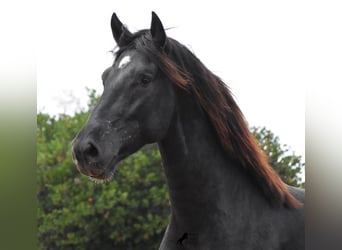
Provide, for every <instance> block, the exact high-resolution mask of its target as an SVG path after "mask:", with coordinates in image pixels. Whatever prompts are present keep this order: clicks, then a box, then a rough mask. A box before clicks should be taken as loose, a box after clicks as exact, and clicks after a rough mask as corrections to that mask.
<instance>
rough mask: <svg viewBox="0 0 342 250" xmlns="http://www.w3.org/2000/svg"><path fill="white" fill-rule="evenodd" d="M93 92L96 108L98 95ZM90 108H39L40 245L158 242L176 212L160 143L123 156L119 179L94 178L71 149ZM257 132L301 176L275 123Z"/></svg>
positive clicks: (283, 167) (277, 160)
mask: <svg viewBox="0 0 342 250" xmlns="http://www.w3.org/2000/svg"><path fill="white" fill-rule="evenodd" d="M88 92H89V96H90V101H89V103H88V105H89V107H88V109H91V108H92V107H94V105H95V103H96V100H97V96H96V93H95V92H94V91H91V90H90V91H88ZM88 115H89V111H82V112H79V113H77V114H75V115H73V116H68V115H59V116H58V117H55V116H50V115H48V114H42V113H39V114H38V115H37V200H38V215H37V224H38V239H39V246H38V249H76V250H77V249H102V250H105V249H125V250H127V249H128V250H129V249H157V248H158V246H159V243H160V241H161V239H162V235H163V233H164V230H165V228H166V226H167V224H168V217H169V214H170V208H169V202H168V193H167V188H166V185H165V180H164V174H163V171H162V167H161V160H160V155H159V151H158V149H157V147H156V146H155V145H149V146H146V147H144V148H143V149H142V150H140V151H139V152H137V153H135V154H134V155H132V156H130V157H129V158H127V159H126V160H125V161H123V162H122V163H120V166H119V167H118V171H117V172H116V174H115V177H114V181H110V182H107V183H105V184H96V183H94V182H91V181H89V180H88V179H87V177H85V176H83V175H80V174H79V173H78V171H77V170H76V168H75V167H74V166H73V163H72V155H71V141H72V139H73V138H74V137H75V135H76V133H77V132H78V131H79V130H80V129H81V126H82V125H83V124H84V122H85V121H86V119H87V117H88ZM254 134H255V135H256V137H257V138H258V140H259V141H260V143H261V146H262V148H263V149H264V150H265V151H266V152H267V153H268V155H269V157H270V162H271V165H272V166H273V167H275V168H276V169H277V171H278V172H279V173H280V175H281V176H282V178H283V179H284V180H285V181H286V182H288V183H290V184H294V185H298V184H300V179H299V177H298V176H297V174H298V173H299V171H300V169H301V167H302V166H303V165H304V164H302V163H301V162H300V157H299V156H294V155H292V156H286V155H285V153H286V152H287V151H288V149H283V147H282V146H280V145H279V142H278V138H277V137H274V135H273V134H272V133H271V132H270V131H268V130H266V129H264V128H263V129H254Z"/></svg>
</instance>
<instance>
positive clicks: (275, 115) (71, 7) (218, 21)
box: [37, 0, 307, 160]
mask: <svg viewBox="0 0 342 250" xmlns="http://www.w3.org/2000/svg"><path fill="white" fill-rule="evenodd" d="M40 9H41V10H42V11H39V13H38V20H39V21H38V30H39V39H38V41H37V48H38V49H37V111H38V112H39V111H42V112H48V113H50V114H58V113H61V112H66V113H72V112H73V111H74V110H75V109H76V108H77V107H78V106H81V107H82V106H83V107H84V106H85V105H86V101H87V92H86V87H88V88H93V89H96V90H97V92H98V93H102V90H103V89H102V82H101V74H102V72H103V71H104V70H105V69H106V68H107V67H108V66H110V65H111V63H112V60H113V58H112V55H111V53H109V51H110V50H111V49H113V48H114V46H115V43H114V40H113V37H112V33H111V29H110V18H111V15H112V13H113V12H116V14H117V15H118V17H119V18H120V20H121V21H122V22H123V23H124V24H126V25H127V27H128V28H129V29H130V30H131V31H132V32H134V31H137V30H139V29H143V28H149V27H150V22H151V11H155V12H156V13H157V14H158V16H159V17H160V19H161V21H162V22H163V25H164V27H165V28H171V29H168V30H167V35H168V36H170V37H172V38H174V39H176V40H178V41H179V42H181V43H183V44H184V45H186V46H187V47H188V48H190V49H191V51H193V52H194V53H195V54H196V56H197V57H198V58H199V59H200V60H201V61H202V62H203V63H204V64H205V65H206V66H207V67H208V68H209V69H210V70H211V71H213V72H214V73H215V74H216V75H218V76H219V77H220V78H221V79H223V80H224V82H225V83H226V84H227V85H228V86H229V87H230V88H231V91H232V93H233V94H234V96H235V99H236V101H237V103H238V105H239V106H240V108H241V110H242V112H243V114H244V115H245V117H246V120H247V121H248V124H249V125H250V126H265V127H266V128H268V129H270V130H271V131H272V132H273V133H274V134H275V135H277V136H279V138H280V143H281V144H287V145H289V146H290V148H291V151H294V152H295V154H297V155H301V156H302V157H303V159H304V160H305V80H306V79H305V76H304V75H303V74H302V68H303V67H305V66H304V63H305V60H306V58H305V57H306V55H307V54H306V50H305V47H306V43H307V38H306V32H307V21H306V20H305V17H304V16H303V15H302V13H303V11H305V9H306V6H305V4H304V3H302V2H298V3H297V1H234V2H233V1H228V2H227V1H210V4H209V2H208V1H205V2H201V1H178V0H177V1H170V2H166V1H135V2H134V1H84V0H83V1H78V0H76V1H65V0H60V1H54V2H51V1H41V3H40ZM71 96H74V97H75V98H76V99H77V100H78V101H77V102H76V103H75V101H73V103H71V102H70V100H72V99H73V98H71ZM61 103H64V105H63V104H61Z"/></svg>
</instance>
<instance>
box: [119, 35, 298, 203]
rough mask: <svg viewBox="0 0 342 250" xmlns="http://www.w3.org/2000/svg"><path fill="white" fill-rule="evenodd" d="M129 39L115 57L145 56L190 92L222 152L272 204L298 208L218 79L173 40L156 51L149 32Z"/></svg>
mask: <svg viewBox="0 0 342 250" xmlns="http://www.w3.org/2000/svg"><path fill="white" fill-rule="evenodd" d="M130 40H131V41H130V42H129V43H128V45H127V46H123V47H120V50H119V51H118V52H116V54H117V58H118V56H119V55H120V54H121V53H122V52H123V51H125V50H126V49H133V48H134V49H137V50H139V51H141V52H142V53H144V54H146V56H148V57H149V58H150V59H151V60H152V61H154V63H156V65H158V66H159V68H160V70H161V71H162V72H163V73H164V74H165V75H166V76H167V77H168V78H169V79H170V80H172V82H174V84H176V85H177V86H179V87H181V88H183V89H185V90H186V91H189V92H190V93H192V95H193V96H194V98H195V99H196V101H197V102H198V104H199V105H200V107H201V108H202V109H203V110H204V111H205V113H206V114H207V115H208V117H209V120H210V121H211V123H212V125H213V127H214V128H215V131H216V133H217V135H218V139H219V140H220V142H221V145H222V147H223V148H224V150H225V152H226V153H227V154H229V156H230V158H231V159H233V160H234V161H236V162H237V163H238V164H239V165H241V167H242V168H243V169H244V171H245V172H246V173H247V174H248V175H250V176H251V177H252V178H253V179H254V180H255V182H256V184H257V185H258V186H259V187H260V189H261V190H262V192H263V194H264V195H265V197H266V198H267V199H268V200H269V201H270V202H271V204H272V205H275V206H282V205H284V206H285V207H288V208H296V207H299V206H301V203H300V202H299V201H298V200H297V199H296V198H294V197H293V196H292V194H291V193H290V192H289V190H288V188H287V185H286V184H285V183H284V182H283V181H282V180H281V179H280V177H279V176H278V175H277V174H276V172H275V171H274V170H273V169H272V167H271V166H270V165H269V163H268V159H267V157H266V155H265V154H264V153H263V152H262V150H261V149H260V148H259V146H258V143H257V141H256V139H255V138H254V136H253V135H252V133H251V132H250V131H249V129H248V125H247V122H246V121H245V118H244V116H243V114H242V112H241V110H240V108H239V107H238V105H237V104H236V102H235V100H234V98H233V96H232V94H231V91H230V89H229V88H228V86H227V85H226V84H225V83H224V82H223V81H222V80H221V79H220V78H219V77H218V76H216V75H215V74H213V73H212V72H211V71H210V70H209V69H207V68H206V67H205V65H204V64H203V63H202V62H201V61H200V60H199V59H198V58H197V57H196V56H195V55H194V54H193V53H192V52H191V51H190V50H189V49H187V48H186V47H185V46H183V45H182V44H180V43H179V42H177V41H176V40H174V39H171V38H167V40H166V44H165V46H164V47H163V48H156V47H155V45H154V44H153V42H152V38H151V35H150V32H149V31H148V30H142V31H139V32H137V33H134V34H133V35H132V36H131V37H130Z"/></svg>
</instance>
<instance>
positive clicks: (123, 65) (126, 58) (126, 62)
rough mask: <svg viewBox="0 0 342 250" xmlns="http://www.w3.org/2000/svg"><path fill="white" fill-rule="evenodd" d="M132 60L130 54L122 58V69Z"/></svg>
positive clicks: (120, 64)
mask: <svg viewBox="0 0 342 250" xmlns="http://www.w3.org/2000/svg"><path fill="white" fill-rule="evenodd" d="M130 61H131V57H130V56H125V57H124V58H122V59H121V61H120V63H119V69H122V68H123V67H125V66H126V65H127V64H128V63H129V62H130Z"/></svg>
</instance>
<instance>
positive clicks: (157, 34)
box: [151, 11, 166, 48]
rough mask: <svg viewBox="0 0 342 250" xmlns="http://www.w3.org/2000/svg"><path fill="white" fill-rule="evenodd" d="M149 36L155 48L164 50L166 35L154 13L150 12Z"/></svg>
mask: <svg viewBox="0 0 342 250" xmlns="http://www.w3.org/2000/svg"><path fill="white" fill-rule="evenodd" d="M151 35H152V40H153V42H154V44H155V45H156V46H157V48H164V45H165V42H166V33H165V30H164V27H163V24H162V22H161V21H160V19H159V17H158V16H157V14H156V13H155V12H154V11H152V22H151Z"/></svg>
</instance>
